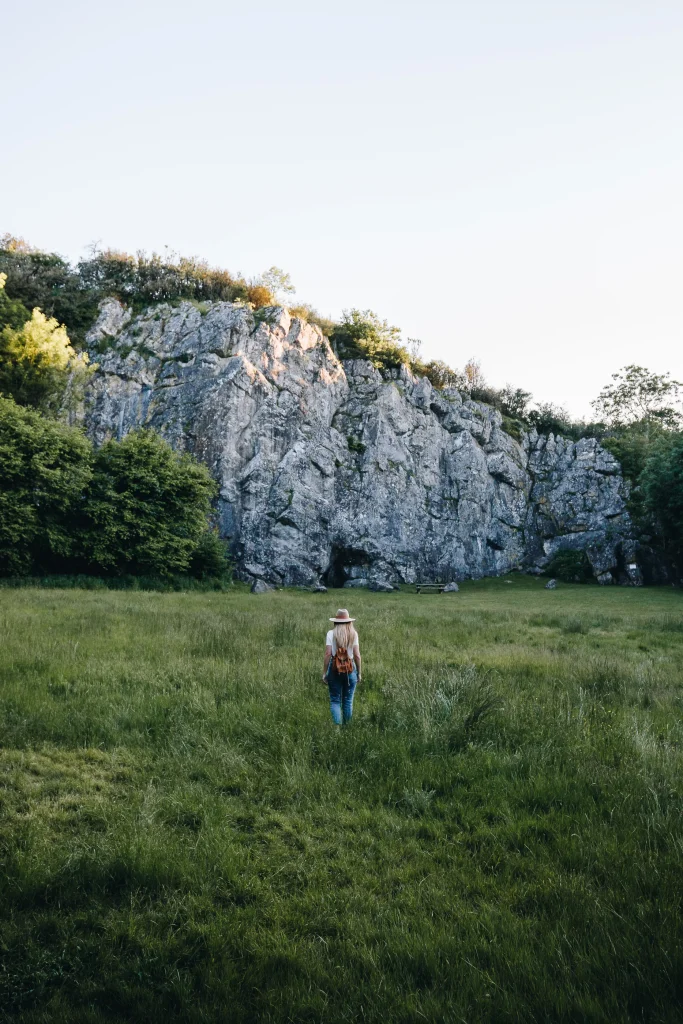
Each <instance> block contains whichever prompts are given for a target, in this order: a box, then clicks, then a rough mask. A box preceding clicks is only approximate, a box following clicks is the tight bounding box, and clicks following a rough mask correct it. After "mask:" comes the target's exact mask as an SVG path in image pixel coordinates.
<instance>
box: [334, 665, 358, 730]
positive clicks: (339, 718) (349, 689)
mask: <svg viewBox="0 0 683 1024" xmlns="http://www.w3.org/2000/svg"><path fill="white" fill-rule="evenodd" d="M357 682H358V672H356V671H355V670H354V671H353V672H351V673H349V675H348V676H347V675H341V676H340V675H338V674H337V673H336V672H334V671H333V670H332V669H330V670H329V671H328V673H327V687H328V689H329V691H330V711H331V713H332V721H333V722H334V724H335V725H341V724H342V722H344V723H346V722H350V721H351V716H352V715H353V693H354V690H355V689H356V683H357Z"/></svg>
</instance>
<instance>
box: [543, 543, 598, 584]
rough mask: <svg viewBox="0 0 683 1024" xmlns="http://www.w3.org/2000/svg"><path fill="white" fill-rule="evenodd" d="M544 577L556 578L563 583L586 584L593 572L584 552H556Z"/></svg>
mask: <svg viewBox="0 0 683 1024" xmlns="http://www.w3.org/2000/svg"><path fill="white" fill-rule="evenodd" d="M545 571H546V575H548V576H556V577H557V579H558V580H563V581H564V582H565V583H587V582H588V581H589V580H591V579H592V578H593V570H592V568H591V564H590V562H589V561H588V555H587V554H586V552H585V551H570V550H567V549H565V550H563V551H558V552H557V554H556V555H555V556H554V557H553V559H552V560H551V561H550V562H549V564H548V566H547V567H546V570H545Z"/></svg>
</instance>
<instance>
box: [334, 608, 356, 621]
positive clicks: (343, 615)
mask: <svg viewBox="0 0 683 1024" xmlns="http://www.w3.org/2000/svg"><path fill="white" fill-rule="evenodd" d="M355 621H356V620H355V619H350V618H349V613H348V611H347V609H346V608H338V609H337V614H336V615H335V617H334V618H333V619H330V622H355Z"/></svg>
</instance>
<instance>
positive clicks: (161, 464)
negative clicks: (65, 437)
mask: <svg viewBox="0 0 683 1024" xmlns="http://www.w3.org/2000/svg"><path fill="white" fill-rule="evenodd" d="M215 492H216V484H215V483H214V481H213V479H212V477H211V476H210V474H209V471H208V469H207V468H206V467H205V466H203V465H202V464H201V463H198V462H196V461H195V460H194V459H193V458H192V457H191V456H189V455H180V454H178V453H177V452H174V451H173V449H172V448H171V446H170V445H169V444H167V443H166V442H165V441H164V440H163V439H162V438H160V437H159V436H158V435H157V434H155V433H154V432H153V431H150V430H137V431H133V432H132V433H130V434H128V435H127V436H126V437H124V438H123V440H122V441H108V442H107V443H106V444H104V445H102V447H101V448H100V449H99V450H98V451H97V452H96V454H95V458H94V462H93V477H92V480H91V482H90V486H89V488H88V492H87V495H86V503H85V515H84V530H83V539H84V549H85V552H86V556H87V558H88V561H89V562H90V564H91V566H92V567H93V568H94V569H96V570H98V571H101V572H104V573H113V574H119V573H132V574H134V575H151V576H155V575H162V576H163V575H169V574H172V573H186V572H187V571H188V568H189V565H190V560H191V558H192V556H193V554H194V553H195V551H196V549H197V545H198V544H199V542H200V540H201V538H202V537H203V535H204V534H205V531H206V529H207V520H208V516H209V512H210V509H211V499H212V498H213V496H214V494H215Z"/></svg>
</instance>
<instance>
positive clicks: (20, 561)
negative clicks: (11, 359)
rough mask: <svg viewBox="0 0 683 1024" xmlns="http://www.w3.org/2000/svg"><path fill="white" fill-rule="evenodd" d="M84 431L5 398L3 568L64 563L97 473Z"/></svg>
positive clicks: (1, 428)
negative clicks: (87, 492) (86, 488)
mask: <svg viewBox="0 0 683 1024" xmlns="http://www.w3.org/2000/svg"><path fill="white" fill-rule="evenodd" d="M91 459H92V446H91V444H90V442H89V441H88V439H87V438H86V437H85V436H84V434H83V433H82V432H81V431H80V430H78V429H76V428H75V427H68V426H66V425H65V424H63V423H58V422H56V421H54V420H48V419H44V418H43V417H42V416H41V415H39V413H37V412H35V411H33V410H32V409H22V408H21V407H20V406H18V405H16V404H15V403H14V402H13V401H12V400H11V399H6V398H0V572H1V573H2V574H3V575H14V574H23V573H28V572H31V571H36V570H39V571H40V570H44V569H50V568H54V567H55V566H62V565H63V564H64V562H65V561H66V560H68V559H69V558H70V557H71V556H72V555H73V554H74V551H75V536H74V533H73V523H74V519H75V517H76V515H77V514H78V512H79V509H80V507H81V504H82V495H83V491H84V488H85V487H86V486H87V484H88V482H89V480H90V477H91V473H92V468H91Z"/></svg>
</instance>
